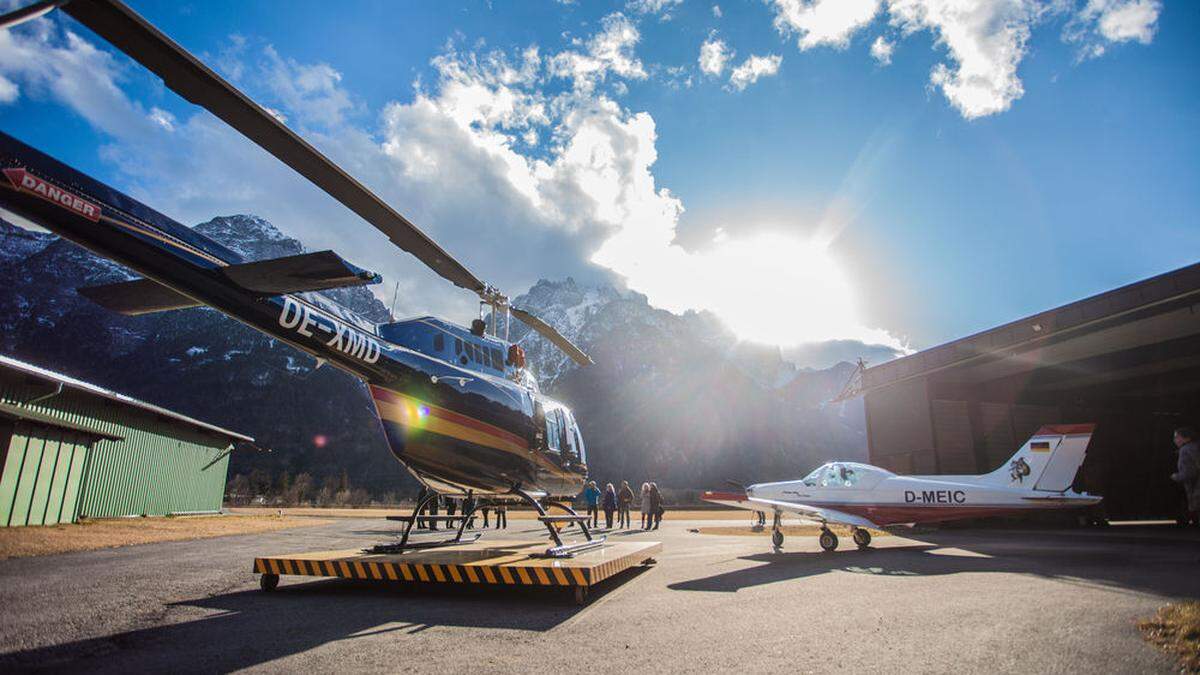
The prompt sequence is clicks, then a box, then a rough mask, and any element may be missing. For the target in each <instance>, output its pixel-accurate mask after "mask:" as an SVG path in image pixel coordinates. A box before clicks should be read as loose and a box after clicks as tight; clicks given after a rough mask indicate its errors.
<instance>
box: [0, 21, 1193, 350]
mask: <svg viewBox="0 0 1200 675" xmlns="http://www.w3.org/2000/svg"><path fill="white" fill-rule="evenodd" d="M17 4H24V3H23V2H22V3H16V2H13V0H0V7H13V6H16V5H17ZM130 4H131V6H132V7H134V9H135V10H136V11H138V12H139V13H141V14H143V15H144V16H145V17H147V18H148V19H149V20H151V21H152V22H153V23H154V24H155V25H157V26H158V27H159V28H160V29H162V30H163V31H164V32H165V33H166V34H168V35H169V36H171V37H172V38H173V39H175V40H176V41H177V42H179V43H180V44H182V45H183V46H184V47H185V48H187V49H189V50H190V51H192V52H193V53H195V54H197V55H198V56H199V57H200V58H202V59H203V60H204V61H205V62H206V63H208V64H209V65H211V66H212V67H214V68H215V69H216V70H217V71H218V72H219V73H221V74H222V75H223V76H224V77H226V78H228V79H229V80H231V81H232V82H234V83H235V84H236V85H237V86H239V87H241V88H242V89H243V90H244V91H246V92H247V93H248V94H249V95H250V96H251V97H252V98H253V99H254V100H256V101H257V102H258V103H259V104H261V105H263V106H264V107H265V108H267V109H268V110H270V111H271V112H273V113H274V114H276V115H277V116H278V117H279V118H280V119H281V120H283V121H284V122H285V123H286V124H287V125H288V126H289V127H291V128H292V129H294V130H295V131H297V133H300V134H301V135H302V136H303V137H305V138H306V139H308V140H309V141H310V142H312V143H314V144H315V145H316V146H317V147H318V148H320V149H321V150H322V151H324V152H325V153H326V154H328V155H329V156H331V157H332V158H333V159H334V160H335V161H337V162H339V163H341V164H342V165H343V167H344V168H346V169H347V170H348V171H349V172H350V173H351V174H353V175H354V176H356V177H357V178H359V179H360V180H361V181H363V182H364V183H365V184H367V185H368V186H369V187H371V188H372V189H373V190H375V191H376V192H377V193H379V194H380V195H381V196H382V197H383V198H384V199H386V200H387V201H388V202H389V203H390V204H391V205H392V206H393V207H395V208H396V209H397V210H398V211H400V212H401V213H403V214H405V215H406V216H407V217H408V218H409V219H410V220H412V221H413V222H415V223H416V224H417V225H418V226H419V227H421V228H422V229H423V230H424V231H425V232H426V233H428V234H429V235H430V236H432V237H433V238H434V239H435V240H437V241H438V242H439V243H440V244H441V245H442V246H443V247H444V248H445V249H447V250H448V251H449V252H451V253H452V254H453V255H455V256H456V257H457V258H458V259H459V260H460V261H462V262H463V263H464V264H465V265H466V266H467V267H468V268H469V269H471V270H472V271H473V272H474V273H475V274H476V275H477V276H479V277H481V278H483V279H485V280H487V281H489V282H491V283H493V284H495V285H497V286H499V287H500V288H502V289H504V290H506V291H507V292H509V293H510V294H512V295H517V294H519V293H521V292H522V291H523V290H525V289H527V288H528V287H529V286H530V285H532V284H533V283H534V282H536V281H537V279H538V278H543V277H544V278H549V279H561V278H564V277H566V276H573V277H575V278H576V279H577V280H580V281H583V282H588V283H598V282H613V283H617V284H619V285H622V286H624V287H626V288H628V289H631V290H634V291H637V292H640V293H644V294H645V295H646V296H647V297H648V299H649V301H650V303H651V304H653V305H655V306H658V307H662V308H665V309H669V310H672V311H676V312H682V311H685V310H689V309H694V310H711V311H713V312H714V313H716V314H717V316H719V317H720V318H721V319H722V320H723V321H724V322H725V323H726V324H727V325H729V326H730V328H731V329H732V330H733V331H734V332H735V333H736V334H737V335H738V336H739V337H741V338H743V339H746V340H751V341H755V342H762V343H767V344H779V345H783V346H785V347H796V346H797V345H800V346H802V348H801V349H799V350H798V351H796V352H795V353H804V354H806V356H805V357H803V358H804V359H806V360H807V362H806V363H803V364H801V365H823V364H822V363H821V361H822V360H829V359H830V358H831V354H833V353H834V352H836V353H837V356H838V358H844V357H846V356H850V355H852V354H853V353H855V352H861V353H864V354H870V355H872V357H873V358H877V355H878V354H879V353H880V352H884V353H886V352H889V351H892V352H903V351H907V350H913V349H921V348H925V347H929V346H932V345H936V344H939V343H941V342H945V341H948V340H952V339H955V338H957V337H961V336H964V335H967V334H970V333H972V332H976V331H979V330H984V329H987V328H989V327H992V326H994V325H996V324H999V323H1002V322H1005V321H1008V320H1013V319H1016V318H1019V317H1021V316H1024V315H1028V314H1031V313H1034V312H1037V311H1041V310H1044V309H1049V308H1051V307H1055V306H1058V305H1060V304H1063V303H1066V302H1070V301H1072V300H1077V299H1080V298H1083V297H1086V296H1088V295H1092V294H1094V293H1098V292H1102V291H1105V290H1108V289H1110V288H1113V287H1116V286H1119V285H1122V284H1126V283H1131V282H1134V281H1138V280H1140V279H1143V278H1146V277H1149V276H1152V275H1155V274H1159V273H1163V272H1167V271H1170V270H1173V269H1176V268H1178V267H1181V266H1184V265H1187V264H1191V263H1194V262H1196V261H1197V260H1198V259H1200V216H1198V215H1197V214H1198V213H1200V208H1198V207H1200V196H1198V191H1197V189H1196V186H1198V185H1200V160H1198V158H1200V124H1198V122H1200V69H1198V68H1197V66H1200V42H1198V41H1196V40H1195V39H1194V36H1195V35H1196V34H1197V32H1198V31H1200V3H1193V2H1185V1H1182V0H1174V1H1165V0H767V1H763V0H736V1H734V0H725V1H724V2H717V3H714V2H697V1H695V0H618V1H616V2H605V3H601V2H585V1H584V0H578V1H577V2H562V1H559V0H521V1H519V2H507V1H502V0H492V1H491V2H484V1H476V0H469V1H465V2H437V3H431V2H382V1H381V2H340V3H330V2H308V1H299V2H292V3H288V4H287V5H280V4H279V3H274V2H245V1H241V2H221V1H219V0H212V1H206V2H203V3H201V2H194V3H190V4H189V3H178V2H154V1H149V0H134V1H133V2H131V3H130ZM0 129H3V130H4V131H5V132H6V133H9V134H12V135H14V136H16V137H17V138H19V139H21V140H22V141H25V142H27V143H30V144H32V145H34V146H35V147H38V148H39V149H41V150H43V151H45V152H47V153H49V154H51V155H52V156H55V157H56V158H58V159H60V160H63V161H66V162H67V163H69V164H72V165H74V166H75V167H76V168H79V169H81V170H83V171H85V172H87V173H89V174H91V175H93V176H94V177H96V178H99V179H100V180H103V181H105V182H107V183H109V184H111V185H113V186H115V187H118V188H119V189H122V190H124V191H126V192H128V193H129V194H131V195H133V196H135V197H137V198H139V199H141V200H143V201H145V202H146V203H147V204H149V205H150V206H152V207H154V208H156V209H157V210H159V211H161V212H163V213H165V214H166V215H168V216H170V217H172V218H175V219H176V220H179V221H180V222H183V223H186V224H195V223H198V222H202V221H204V220H207V219H209V218H211V217H213V216H216V215H227V214H231V213H254V214H257V215H260V216H262V217H264V218H266V219H268V220H270V221H272V222H273V223H275V224H276V225H277V226H278V227H279V228H280V229H282V230H283V231H285V232H286V233H288V234H291V235H293V236H297V237H298V238H300V239H302V240H303V241H305V243H306V244H307V245H308V246H309V247H310V248H311V249H313V250H319V249H323V248H331V249H333V250H336V251H338V252H339V253H340V254H342V255H343V256H344V257H345V258H347V259H348V260H350V261H351V262H354V263H356V264H359V265H361V266H364V267H367V268H369V269H373V270H376V271H379V272H381V273H383V275H384V276H385V278H386V279H387V282H386V284H385V285H384V286H382V287H376V288H377V289H379V292H380V293H381V296H382V297H384V298H385V300H386V301H388V302H390V300H391V295H392V292H393V290H394V286H393V283H399V288H398V294H397V297H398V298H399V300H398V302H397V314H400V315H408V314H421V313H438V314H442V315H447V316H449V317H451V318H458V319H460V320H462V321H465V320H466V319H468V318H470V317H471V316H473V315H474V312H475V302H474V298H473V297H472V296H471V295H470V294H468V293H466V292H465V291H462V290H461V289H457V288H455V287H453V286H452V285H451V284H449V283H447V282H445V281H443V280H441V279H440V278H439V277H437V276H436V275H434V274H433V273H432V272H430V271H428V270H426V269H424V268H423V267H422V266H420V264H419V263H417V262H416V261H415V260H414V259H412V258H411V256H408V255H407V254H404V253H403V252H400V251H397V250H395V249H394V248H391V247H390V245H389V244H388V243H387V241H386V239H385V238H384V237H383V236H382V235H379V234H378V233H375V232H374V231H373V230H372V229H371V227H370V226H369V225H367V224H366V223H365V222H363V221H361V220H359V219H358V218H357V217H356V216H354V215H353V214H352V213H350V212H349V211H348V210H346V209H345V208H344V207H342V206H340V205H338V204H337V203H336V202H334V201H333V200H332V199H331V198H329V197H327V196H326V195H324V194H323V193H321V192H320V191H319V190H318V189H316V188H315V187H313V186H311V185H309V184H307V183H306V182H305V181H304V180H303V179H302V178H300V177H299V176H297V175H295V174H293V173H291V172H290V171H289V170H288V169H286V168H285V167H283V165H282V164H280V163H279V162H277V161H276V160H274V159H273V158H272V157H270V156H269V155H267V154H266V153H265V152H263V151H261V150H259V149H258V148H256V147H255V146H253V145H252V144H251V143H249V142H248V141H246V140H245V139H242V138H240V137H239V136H238V135H237V134H236V133H235V132H233V131H232V130H230V129H228V128H226V127H224V125H223V124H222V123H220V122H219V121H218V120H216V119H215V118H214V117H212V116H211V115H209V114H208V113H206V112H204V111H203V110H200V109H198V108H196V107H194V106H191V105H190V104H188V103H186V102H185V101H183V100H182V99H180V98H179V97H178V96H176V95H175V94H174V93H172V92H171V91H169V90H167V89H166V88H165V87H164V86H163V85H162V83H161V82H160V81H158V80H157V79H156V78H155V77H153V76H152V75H150V74H149V73H147V72H145V71H144V70H142V69H140V67H139V66H137V64H134V63H132V62H131V61H129V60H128V59H127V58H125V57H123V56H121V55H120V54H118V53H116V52H115V51H114V50H113V49H112V48H111V47H110V46H108V45H107V44H106V43H105V42H104V41H103V40H101V39H100V38H98V37H96V36H95V35H93V34H92V33H90V32H89V31H88V30H86V29H85V28H83V27H82V26H80V25H78V24H76V23H74V22H73V21H72V20H71V19H69V18H68V17H66V16H65V15H62V14H61V13H57V14H51V15H50V16H48V17H47V18H43V19H39V20H37V21H34V22H30V23H28V24H25V25H23V26H21V27H18V28H16V29H13V30H11V31H0ZM822 344H829V345H837V349H836V350H832V351H831V350H825V351H822V350H820V349H817V350H815V351H814V350H812V349H811V347H812V346H813V345H822ZM880 347H882V349H880Z"/></svg>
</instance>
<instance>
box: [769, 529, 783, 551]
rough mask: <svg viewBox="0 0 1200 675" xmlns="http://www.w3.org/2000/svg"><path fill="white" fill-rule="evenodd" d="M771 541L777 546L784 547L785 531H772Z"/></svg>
mask: <svg viewBox="0 0 1200 675" xmlns="http://www.w3.org/2000/svg"><path fill="white" fill-rule="evenodd" d="M771 543H772V544H774V545H775V548H783V533H782V532H780V531H779V530H775V531H774V532H772V533H771Z"/></svg>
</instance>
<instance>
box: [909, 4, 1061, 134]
mask: <svg viewBox="0 0 1200 675" xmlns="http://www.w3.org/2000/svg"><path fill="white" fill-rule="evenodd" d="M1040 9H1041V6H1040V5H1039V4H1038V3H1036V2H1033V1H1032V0H988V1H983V2H974V3H964V2H961V0H890V5H889V11H890V13H891V23H892V25H893V26H896V27H897V28H899V29H900V30H901V31H902V32H903V33H904V34H906V35H907V34H912V33H915V32H917V31H923V30H927V31H929V32H931V33H933V35H934V38H935V40H936V42H937V44H938V45H939V46H943V47H945V48H946V51H947V53H948V56H949V61H948V62H943V63H939V64H937V65H936V66H934V68H933V71H932V72H931V73H930V76H929V82H930V84H931V85H933V86H934V87H937V88H939V89H941V90H942V93H943V94H944V95H945V97H946V99H947V100H948V101H950V103H951V104H952V105H953V106H954V107H955V108H958V110H959V112H960V113H962V116H963V117H965V118H967V119H975V118H977V117H983V116H986V115H992V114H995V113H998V112H1003V111H1005V110H1008V108H1009V107H1010V106H1011V105H1012V102H1013V101H1015V100H1017V99H1019V98H1021V96H1023V95H1024V94H1025V88H1024V86H1023V85H1022V84H1021V80H1020V78H1018V77H1017V65H1018V64H1019V63H1020V62H1021V59H1022V58H1023V57H1024V56H1025V46H1026V43H1027V42H1028V40H1029V35H1030V30H1031V27H1032V25H1033V23H1034V22H1035V21H1036V20H1037V18H1038V16H1039V10H1040Z"/></svg>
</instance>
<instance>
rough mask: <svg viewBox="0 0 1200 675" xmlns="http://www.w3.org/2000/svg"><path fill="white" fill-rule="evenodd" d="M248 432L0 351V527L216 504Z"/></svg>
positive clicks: (205, 508) (213, 508)
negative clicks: (233, 457) (232, 459)
mask: <svg viewBox="0 0 1200 675" xmlns="http://www.w3.org/2000/svg"><path fill="white" fill-rule="evenodd" d="M253 440H254V439H252V438H250V437H249V436H243V435H242V434H238V433H235V432H232V431H228V430H226V429H222V428H220V427H216V426H213V425H211V424H207V423H205V422H201V421H199V420H195V419H192V418H190V417H186V416H184V415H180V414H179V413H176V412H172V411H170V410H166V409H164V408H160V407H158V406H155V405H151V404H149V403H145V402H143V401H139V400H137V399H134V398H130V397H128V396H124V395H122V394H118V393H115V392H111V391H108V390H106V389H103V388H101V387H98V386H96V385H94V384H88V383H87V382H80V381H79V380H76V379H73V378H70V377H67V376H65V375H60V374H58V373H54V372H51V371H48V370H45V369H43V368H39V367H37V366H34V365H30V364H28V363H23V362H21V361H17V360H16V359H12V358H9V357H7V356H3V355H0V471H2V473H0V526H5V527H8V526H18V525H52V524H55V523H70V522H75V521H77V520H79V519H80V518H84V517H86V518H113V517H121V516H148V515H168V514H172V513H195V512H212V511H218V510H220V508H221V500H222V497H223V496H224V492H225V478H226V473H227V472H228V469H229V454H230V452H232V450H233V447H234V445H235V444H236V443H239V442H247V443H249V442H252V441H253Z"/></svg>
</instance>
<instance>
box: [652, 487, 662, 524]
mask: <svg viewBox="0 0 1200 675" xmlns="http://www.w3.org/2000/svg"><path fill="white" fill-rule="evenodd" d="M663 510H664V509H663V500H662V493H661V492H659V491H658V483H651V484H650V519H651V520H653V521H654V526H653V527H651V528H649V529H652V530H657V529H658V525H659V523H661V522H662V517H663Z"/></svg>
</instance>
